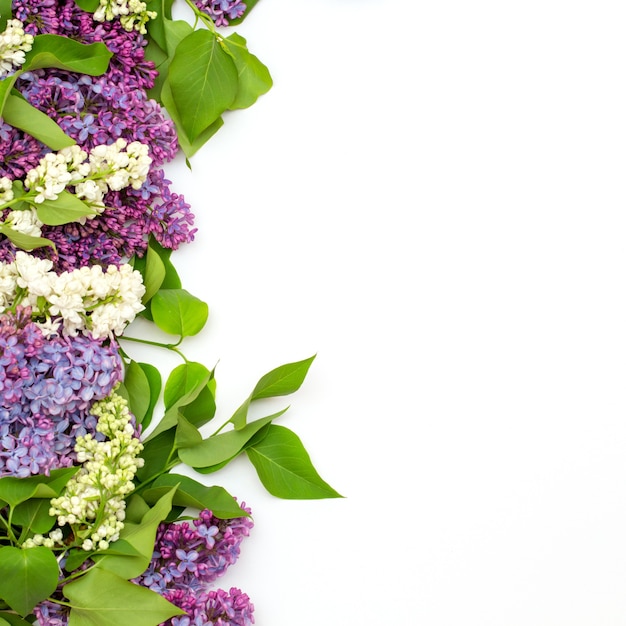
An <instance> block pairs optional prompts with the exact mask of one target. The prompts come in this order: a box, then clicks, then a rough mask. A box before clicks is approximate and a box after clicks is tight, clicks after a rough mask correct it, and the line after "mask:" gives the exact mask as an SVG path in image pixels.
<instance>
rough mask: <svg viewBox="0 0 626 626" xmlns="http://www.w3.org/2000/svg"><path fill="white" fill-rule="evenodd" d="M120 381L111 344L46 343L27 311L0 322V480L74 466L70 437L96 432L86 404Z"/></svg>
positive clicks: (60, 339) (83, 338) (81, 339)
mask: <svg viewBox="0 0 626 626" xmlns="http://www.w3.org/2000/svg"><path fill="white" fill-rule="evenodd" d="M121 378H122V359H121V357H120V355H119V352H118V349H117V346H116V344H113V343H109V342H105V341H102V340H98V339H94V338H93V337H91V336H89V335H79V336H77V337H73V338H71V339H70V338H68V337H65V336H63V335H58V336H55V337H49V338H47V337H45V336H44V335H43V333H42V332H41V329H40V328H39V327H38V326H37V325H35V324H34V323H33V322H32V321H31V311H30V309H29V308H22V307H17V310H16V311H15V313H6V314H4V315H0V442H1V444H2V445H1V447H2V449H1V450H0V476H6V475H12V476H18V477H25V476H30V475H31V474H41V473H44V474H47V473H49V471H50V470H51V469H56V468H59V467H68V466H70V465H73V464H74V462H75V460H76V454H75V451H74V445H75V443H76V438H77V437H79V436H82V435H85V434H87V433H95V429H96V418H95V417H93V416H92V415H90V413H89V411H90V408H91V406H92V404H93V403H94V402H95V401H97V400H100V399H102V398H105V397H106V396H108V395H109V394H110V393H111V391H112V389H113V388H114V387H115V386H116V385H117V384H118V383H119V382H120V380H121Z"/></svg>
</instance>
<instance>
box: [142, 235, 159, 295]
mask: <svg viewBox="0 0 626 626" xmlns="http://www.w3.org/2000/svg"><path fill="white" fill-rule="evenodd" d="M142 274H143V284H144V286H145V288H146V292H145V294H144V296H143V298H142V299H141V302H142V304H146V303H147V302H148V300H150V299H151V298H152V296H154V294H155V293H156V292H157V291H158V290H159V289H160V288H161V285H162V284H163V281H164V280H165V263H163V260H162V259H161V257H160V255H159V253H158V252H157V251H156V250H155V249H154V246H153V242H150V243H149V244H148V251H147V253H146V264H145V270H144V271H143V272H142Z"/></svg>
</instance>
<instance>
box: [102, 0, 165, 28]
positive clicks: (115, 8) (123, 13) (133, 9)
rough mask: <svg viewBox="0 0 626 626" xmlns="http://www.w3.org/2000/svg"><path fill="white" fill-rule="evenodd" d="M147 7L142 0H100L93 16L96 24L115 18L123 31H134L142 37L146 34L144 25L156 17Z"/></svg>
mask: <svg viewBox="0 0 626 626" xmlns="http://www.w3.org/2000/svg"><path fill="white" fill-rule="evenodd" d="M147 8H148V7H147V5H146V3H145V2H142V0H100V6H99V7H98V8H97V9H96V12H95V13H94V14H93V19H94V20H96V21H97V22H104V21H105V20H106V21H107V22H110V21H111V20H113V19H115V18H116V17H119V18H120V22H121V24H122V26H123V27H124V29H125V30H127V31H129V32H130V31H131V30H133V29H134V30H136V31H138V32H140V33H141V34H142V35H145V34H146V24H147V23H148V20H151V19H153V18H155V17H156V16H157V14H156V12H155V11H148V10H147Z"/></svg>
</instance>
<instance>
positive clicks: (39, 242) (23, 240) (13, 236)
mask: <svg viewBox="0 0 626 626" xmlns="http://www.w3.org/2000/svg"><path fill="white" fill-rule="evenodd" d="M0 233H2V234H3V235H4V236H5V237H6V238H7V239H8V240H9V241H10V242H11V243H12V244H13V245H14V246H15V247H16V248H19V249H20V250H35V249H36V248H45V247H46V246H50V247H51V248H53V249H54V250H56V245H55V244H54V241H51V240H50V239H46V238H45V237H33V236H32V235H25V234H24V233H21V232H19V231H17V230H14V229H13V228H11V227H10V226H7V225H6V224H0Z"/></svg>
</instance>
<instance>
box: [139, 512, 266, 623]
mask: <svg viewBox="0 0 626 626" xmlns="http://www.w3.org/2000/svg"><path fill="white" fill-rule="evenodd" d="M241 508H242V509H243V510H244V511H246V512H247V513H250V509H249V508H246V506H245V503H244V504H242V507H241ZM252 526H253V522H252V519H251V518H249V517H238V518H234V519H219V518H217V517H215V516H214V515H213V513H212V512H211V511H209V510H207V509H205V510H203V511H201V512H200V514H199V515H198V518H197V519H195V520H193V523H192V524H189V523H188V522H180V523H162V524H160V525H159V528H158V530H157V535H156V541H155V548H154V554H153V558H152V561H151V563H150V565H149V566H148V569H147V570H146V571H145V572H144V573H143V574H142V575H141V576H140V577H139V578H137V579H135V581H134V582H136V583H138V584H140V585H143V586H145V587H149V588H150V589H152V590H153V591H156V592H158V593H159V594H161V595H162V596H163V597H164V598H166V599H167V600H169V601H170V602H172V603H173V604H175V605H176V606H178V607H179V608H181V609H183V610H184V611H185V612H186V615H185V616H183V617H174V618H172V619H171V620H168V621H167V622H165V624H166V626H198V625H201V626H217V624H220V625H221V624H224V625H225V624H228V625H230V626H249V625H250V624H253V623H254V618H253V617H252V613H253V610H254V606H253V605H252V604H251V603H250V599H249V598H248V596H247V595H245V594H242V593H241V592H240V591H239V590H235V589H231V590H230V594H226V593H225V592H223V591H221V590H220V591H217V592H216V591H209V585H210V584H211V583H213V582H214V581H215V580H216V579H217V578H219V577H220V576H222V575H223V574H224V572H226V570H227V569H228V568H229V567H230V566H231V565H232V564H234V563H235V562H236V561H237V559H238V558H239V552H240V544H241V542H242V541H243V538H244V537H247V536H248V535H249V533H250V529H251V528H252ZM220 620H221V621H220Z"/></svg>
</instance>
